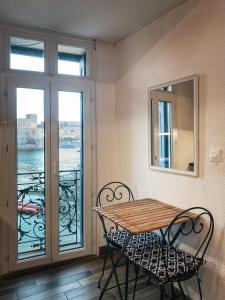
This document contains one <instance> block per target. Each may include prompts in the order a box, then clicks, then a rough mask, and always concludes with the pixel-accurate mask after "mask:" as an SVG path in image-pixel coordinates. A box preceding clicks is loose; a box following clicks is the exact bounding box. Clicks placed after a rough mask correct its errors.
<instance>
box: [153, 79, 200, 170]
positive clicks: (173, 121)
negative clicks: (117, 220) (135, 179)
mask: <svg viewBox="0 0 225 300" xmlns="http://www.w3.org/2000/svg"><path fill="white" fill-rule="evenodd" d="M150 108H151V120H150V122H151V131H150V132H151V167H156V168H160V170H167V171H168V170H169V171H175V172H176V173H184V174H189V175H194V176H196V175H197V150H196V149H197V76H193V77H189V78H185V79H183V80H179V81H175V82H172V83H169V84H165V85H162V86H158V87H155V88H151V89H150Z"/></svg>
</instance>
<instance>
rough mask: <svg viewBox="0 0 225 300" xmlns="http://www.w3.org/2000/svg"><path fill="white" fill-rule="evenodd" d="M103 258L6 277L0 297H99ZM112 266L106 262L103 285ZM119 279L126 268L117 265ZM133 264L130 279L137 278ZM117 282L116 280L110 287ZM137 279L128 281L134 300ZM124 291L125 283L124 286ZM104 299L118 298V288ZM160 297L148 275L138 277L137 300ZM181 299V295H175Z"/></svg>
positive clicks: (16, 299) (74, 299)
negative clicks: (98, 286)
mask: <svg viewBox="0 0 225 300" xmlns="http://www.w3.org/2000/svg"><path fill="white" fill-rule="evenodd" d="M102 264H103V260H102V259H99V258H96V257H91V258H82V259H77V260H76V261H74V262H71V263H65V264H64V265H60V266H55V267H52V268H49V269H47V270H43V271H37V272H32V273H31V274H27V275H24V276H21V275H20V276H18V277H17V278H14V279H4V280H2V282H1V283H0V300H97V299H98V298H99V295H100V292H101V290H100V289H99V288H97V283H98V280H99V278H100V275H101V271H102ZM110 269H111V265H110V261H108V262H107V268H106V272H105V276H104V279H103V281H102V284H104V282H105V280H106V278H107V276H108V274H109V272H110ZM117 271H118V277H119V280H120V282H123V281H124V279H125V278H124V277H125V275H124V274H125V267H124V266H122V267H120V268H118V270H117ZM134 277H135V276H134V269H133V267H130V278H134ZM112 285H115V279H114V278H113V279H112V281H111V282H110V286H112ZM133 286H134V282H131V283H130V284H129V290H128V295H129V297H128V300H132V293H133ZM121 289H122V292H123V293H124V286H122V287H121ZM104 299H106V300H116V299H119V295H118V290H117V288H113V289H111V290H109V291H107V294H105V296H104ZM147 299H151V300H159V289H158V288H157V287H156V286H154V285H153V284H151V283H149V282H148V278H147V277H143V276H142V278H140V279H139V281H138V284H137V292H136V297H135V300H147ZM176 299H177V300H180V298H179V297H178V298H176Z"/></svg>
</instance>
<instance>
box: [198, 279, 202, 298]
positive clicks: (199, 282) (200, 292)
mask: <svg viewBox="0 0 225 300" xmlns="http://www.w3.org/2000/svg"><path fill="white" fill-rule="evenodd" d="M197 280H198V289H199V296H200V300H202V288H201V280H200V278H199V277H198V274H197Z"/></svg>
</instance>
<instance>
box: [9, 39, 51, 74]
mask: <svg viewBox="0 0 225 300" xmlns="http://www.w3.org/2000/svg"><path fill="white" fill-rule="evenodd" d="M44 65H45V62H44V42H43V41H37V40H31V39H24V38H20V37H10V69H16V70H25V71H38V72H44V71H45V66H44Z"/></svg>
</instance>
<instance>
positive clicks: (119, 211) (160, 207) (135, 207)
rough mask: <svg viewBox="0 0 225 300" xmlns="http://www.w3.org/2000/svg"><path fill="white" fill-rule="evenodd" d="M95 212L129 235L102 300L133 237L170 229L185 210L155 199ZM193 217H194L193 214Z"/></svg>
mask: <svg viewBox="0 0 225 300" xmlns="http://www.w3.org/2000/svg"><path fill="white" fill-rule="evenodd" d="M93 210H94V211H95V212H97V213H98V215H99V217H100V219H103V218H107V219H109V220H110V221H112V222H113V223H114V224H116V225H118V226H119V227H122V228H123V229H125V230H126V231H127V232H128V233H129V234H128V237H127V239H126V241H125V243H124V245H123V248H122V249H121V252H120V255H119V256H118V258H117V260H116V262H115V265H114V266H113V267H112V270H111V272H110V274H109V277H108V279H107V280H106V283H105V285H104V287H103V289H102V292H101V294H100V297H99V299H102V297H103V295H104V292H105V290H106V289H107V286H108V284H109V282H110V280H111V278H112V276H113V274H114V273H115V272H116V271H115V270H116V267H117V266H118V264H119V261H120V259H121V257H122V255H123V253H124V251H125V249H126V247H127V245H128V243H129V241H130V239H131V237H132V235H137V234H141V233H144V232H148V231H153V230H157V229H159V230H162V228H165V227H168V226H169V224H170V222H171V221H172V220H173V219H174V218H175V217H176V216H177V215H178V214H179V213H181V212H183V209H181V208H178V207H175V206H172V205H170V204H167V203H164V202H161V201H158V200H154V199H141V200H136V201H133V202H126V203H120V204H115V205H109V206H101V207H94V208H93ZM191 217H193V215H192V214H191ZM175 223H176V224H181V223H183V220H182V219H178V220H177V222H175ZM126 290H127V287H126ZM125 298H127V293H125Z"/></svg>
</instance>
